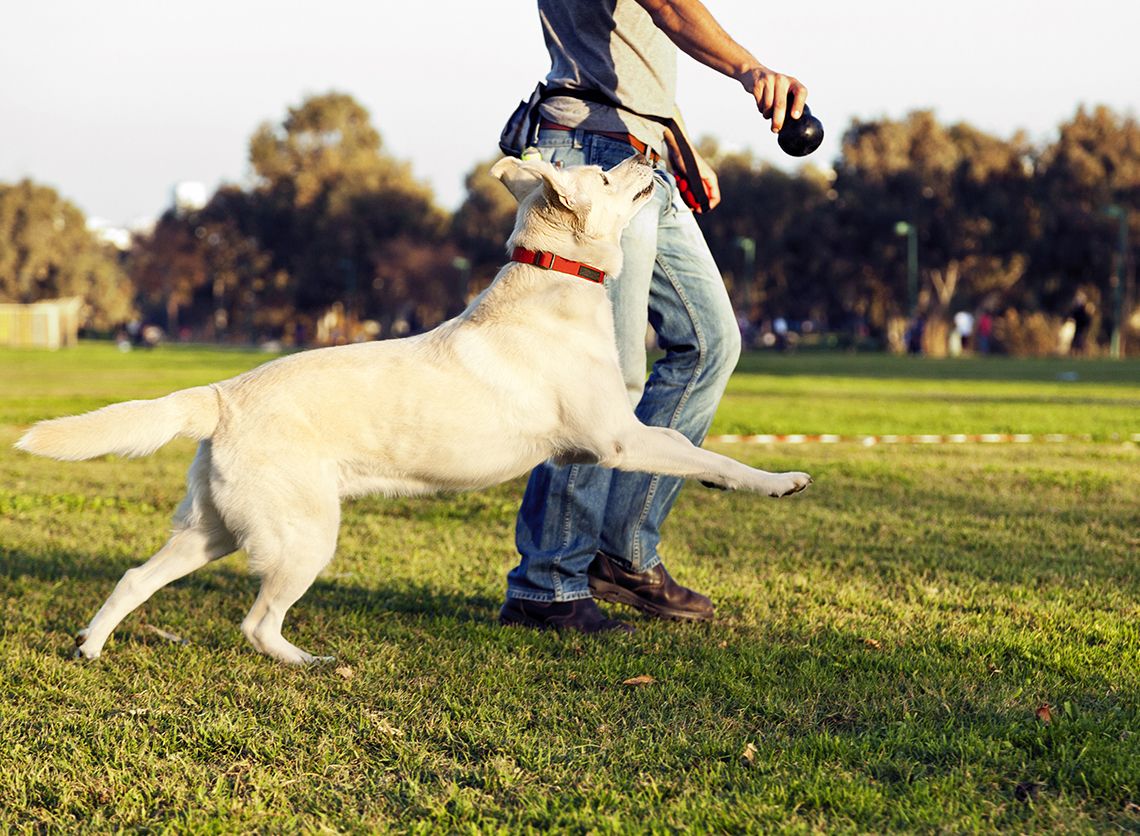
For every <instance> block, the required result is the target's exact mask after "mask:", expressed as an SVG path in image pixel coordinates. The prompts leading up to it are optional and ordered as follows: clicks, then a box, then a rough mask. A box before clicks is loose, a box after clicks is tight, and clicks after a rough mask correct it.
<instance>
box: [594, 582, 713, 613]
mask: <svg viewBox="0 0 1140 836" xmlns="http://www.w3.org/2000/svg"><path fill="white" fill-rule="evenodd" d="M590 591H591V592H592V593H594V597H595V598H600V599H602V600H603V601H606V602H608V603H610V604H625V605H626V606H627V607H633V608H634V609H635V610H640V611H641V612H643V613H646V614H647V615H652V616H656V617H657V618H664V619H668V620H669V621H712V619H713V615H714V613H711V612H710V613H699V612H693V611H692V610H675V609H672V608H670V607H660V606H657V605H656V604H650V603H648V602H647V601H645V600H644V599H642V598H638V597H637V596H636V595H634V594H633V593H632V592H630V591H629V590H628V589H625V588H624V587H621V586H618V585H617V584H613V583H610V582H609V581H603V580H599V579H598V578H594V577H591V578H590Z"/></svg>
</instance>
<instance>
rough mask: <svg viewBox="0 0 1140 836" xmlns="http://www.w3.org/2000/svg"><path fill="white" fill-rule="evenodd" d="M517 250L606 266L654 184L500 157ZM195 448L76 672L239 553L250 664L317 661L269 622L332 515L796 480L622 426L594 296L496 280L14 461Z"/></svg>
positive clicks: (602, 306)
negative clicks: (602, 481) (621, 479)
mask: <svg viewBox="0 0 1140 836" xmlns="http://www.w3.org/2000/svg"><path fill="white" fill-rule="evenodd" d="M492 173H494V174H495V175H496V176H497V177H499V178H500V179H501V180H502V181H503V182H504V183H505V184H506V185H507V186H508V188H510V189H511V191H512V192H513V193H514V194H515V195H516V197H518V198H519V200H520V206H519V212H518V220H517V223H516V225H515V229H514V232H513V233H512V235H511V238H510V240H509V241H508V245H507V246H508V250H509V249H510V248H512V247H514V246H516V245H517V246H523V247H527V248H529V249H533V250H542V251H548V252H554V253H557V254H558V255H561V256H563V257H565V258H569V259H572V260H576V261H583V262H586V263H587V264H590V265H592V266H594V267H597V268H599V269H602V270H605V271H606V272H607V273H610V274H617V273H618V272H619V271H620V269H621V248H620V246H619V240H620V236H621V232H622V230H623V229H624V227H625V226H626V224H627V223H628V222H629V220H630V218H632V217H633V215H634V214H635V213H636V212H637V210H638V209H640V208H641V207H642V206H643V205H644V204H645V203H646V202H647V201H648V200H649V196H650V194H651V193H652V190H653V186H654V180H653V173H652V170H651V169H650V167H649V166H648V165H647V164H646V163H645V161H644V159H643V158H640V157H633V158H630V159H629V160H627V161H626V162H624V163H622V164H621V165H619V166H617V167H616V168H614V169H612V170H610V171H609V172H605V173H603V172H602V170H601V169H600V168H598V167H596V166H578V167H573V168H568V169H562V170H560V169H556V168H554V167H553V166H551V165H550V164H548V163H545V162H519V161H518V160H514V159H511V158H507V159H503V160H501V161H500V162H498V163H497V164H496V165H495V166H494V168H493V169H492ZM176 436H182V437H188V438H193V439H198V440H199V441H200V442H201V443H200V444H199V447H198V454H197V456H196V457H195V459H194V462H193V464H191V466H190V472H189V475H188V480H187V481H188V491H187V495H186V498H185V499H184V500H183V501H182V503H181V505H180V506H179V508H178V511H177V512H176V514H175V530H174V534H173V536H172V537H171V538H170V540H169V541H168V542H167V543H166V545H164V546H163V547H162V549H161V550H159V551H158V552H157V553H156V554H155V555H154V556H153V557H151V558H150V560H148V561H147V562H146V563H145V564H143V565H142V566H139V567H137V568H134V569H131V570H129V571H128V572H127V573H126V574H125V575H124V576H123V578H122V580H121V581H120V582H119V584H118V585H117V586H116V587H115V590H114V592H113V593H112V594H111V597H110V598H109V599H108V600H107V601H106V603H104V604H103V606H102V608H101V609H100V610H99V612H98V613H96V615H95V617H94V619H92V621H91V623H90V625H89V626H88V627H87V629H86V630H84V631H82V632H81V633H80V635H79V640H80V642H81V644H80V647H79V650H78V655H80V656H82V657H85V658H88V659H93V658H95V657H97V656H99V654H100V652H101V651H102V649H103V645H104V643H105V642H106V641H107V638H108V637H109V636H110V635H111V632H112V630H114V628H115V627H116V626H117V625H118V623H119V622H120V621H121V620H122V619H123V618H124V617H125V616H126V615H127V614H128V613H130V612H131V611H132V610H134V609H135V608H136V607H137V606H139V605H140V604H141V603H143V602H144V601H145V600H147V599H148V598H149V597H150V596H151V595H153V594H154V593H155V592H156V591H157V590H159V589H160V588H162V587H163V586H165V585H166V584H168V583H170V582H171V581H173V580H175V579H177V578H180V577H182V576H184V575H186V574H188V573H190V572H192V571H194V570H195V569H197V568H199V567H201V566H205V565H206V564H207V563H209V562H210V561H212V560H215V559H217V558H219V557H222V556H224V555H227V554H229V553H230V552H233V551H234V550H236V549H237V548H239V547H240V548H244V549H245V550H246V551H247V552H248V554H249V557H250V563H251V566H252V569H253V571H255V572H256V573H258V574H259V575H260V576H261V579H262V582H261V589H260V592H259V594H258V596H257V600H256V601H255V603H254V605H253V608H252V609H251V610H250V611H249V614H248V615H247V616H246V617H245V620H244V621H243V622H242V631H243V632H244V633H245V635H246V637H247V638H248V639H249V641H250V642H251V643H252V644H253V646H254V647H256V648H257V649H258V650H260V651H262V652H264V653H267V654H269V655H270V656H273V657H274V658H276V659H280V660H281V661H283V662H290V663H308V662H312V661H314V660H315V657H313V656H311V655H310V654H308V653H306V652H305V651H304V650H301V649H300V648H298V647H295V646H294V645H293V644H291V643H290V642H288V641H287V640H286V639H285V638H284V637H283V636H282V635H281V624H282V621H283V620H284V618H285V613H286V611H287V610H288V609H289V607H291V606H292V605H293V604H294V603H295V602H296V601H297V600H298V599H299V598H300V597H301V595H302V594H304V592H305V590H307V589H308V588H309V586H310V584H312V582H313V580H314V579H315V578H316V576H317V574H318V573H319V572H320V571H321V569H322V568H323V567H324V566H325V565H326V564H327V563H328V562H329V560H330V559H331V558H332V556H333V551H334V549H335V547H336V538H337V531H338V528H339V524H340V499H341V497H345V496H358V495H361V494H366V493H375V492H379V493H384V494H388V495H399V494H403V495H408V494H419V493H424V492H429V491H439V490H461V489H471V488H482V487H487V486H489V485H494V484H496V483H499V482H502V481H505V480H507V479H511V478H513V477H515V476H518V475H520V474H523V473H525V472H526V471H528V470H529V469H531V468H532V467H534V466H535V465H537V464H539V463H540V462H542V461H544V460H546V459H548V458H551V457H554V458H557V459H559V460H561V461H577V462H597V463H600V464H602V465H604V466H606V467H612V468H617V469H619V470H634V471H644V472H651V473H662V474H669V475H674V476H683V477H686V478H691V479H699V480H701V481H702V482H704V483H706V484H709V485H712V486H716V487H720V488H743V489H746V490H751V491H756V492H758V493H762V494H767V495H769V496H783V495H786V494H790V493H794V492H796V491H799V490H802V489H803V488H805V487H806V486H807V485H808V483H809V482H810V481H811V479H810V478H809V477H808V476H807V474H805V473H767V472H764V471H761V470H755V469H753V468H750V467H747V466H745V465H743V464H740V463H739V462H736V461H734V460H732V459H729V458H726V457H725V456H721V455H717V454H716V453H711V452H708V451H705V450H702V449H700V448H698V447H695V446H693V444H691V443H690V442H689V441H688V440H687V439H686V438H685V437H684V436H682V435H681V434H680V433H678V432H675V431H673V430H670V429H663V428H657V427H647V426H645V425H643V424H641V423H640V422H639V421H638V420H637V419H636V418H635V417H634V413H633V410H632V408H631V406H630V402H629V400H628V397H627V394H626V388H625V384H624V383H623V380H622V376H621V372H620V370H619V367H618V356H617V349H616V347H615V343H614V333H613V319H612V316H611V312H610V305H609V303H608V301H607V297H606V292H605V289H604V288H603V287H602V286H601V285H598V284H594V283H591V282H587V281H585V280H583V279H580V278H576V277H572V276H567V275H565V274H562V273H557V272H552V271H547V270H543V269H541V268H538V267H535V266H531V265H525V264H519V263H515V262H511V263H508V264H507V265H506V266H505V267H503V268H502V269H501V270H500V271H499V274H498V276H497V277H496V278H495V281H494V283H493V284H492V285H491V286H490V287H489V288H488V289H487V290H486V291H485V292H484V293H483V294H481V295H480V296H479V297H478V298H477V299H476V300H475V301H474V302H472V304H471V306H470V307H468V309H467V310H466V311H464V312H463V313H462V314H461V315H460V316H458V317H456V318H455V319H453V320H450V321H448V322H445V323H443V324H442V325H440V326H439V327H438V328H436V329H435V330H433V331H430V332H428V333H426V334H421V335H419V336H415V337H409V338H407V339H400V340H388V341H384V342H373V343H366V344H360V345H351V346H342V347H337V348H326V349H319V350H314V351H307V352H302V353H299V354H294V355H291V356H288V357H283V358H280V359H278V360H274V361H272V362H270V363H267V364H265V365H263V366H260V367H258V368H256V369H254V370H252V371H250V372H247V373H246V374H243V375H239V376H238V377H235V378H231V379H229V380H225V381H222V382H221V383H216V384H213V385H211V386H200V387H196V388H193V389H185V390H183V391H180V392H175V393H174V394H172V395H168V396H166V397H164V398H158V399H156V400H147V401H130V402H127V403H120V404H114V405H112V406H108V407H104V408H103V409H99V410H96V411H94V412H90V413H87V414H85V415H79V416H74V417H68V418H59V419H55V420H51V421H44V422H41V423H39V424H36V425H35V426H34V427H33V428H32V429H31V430H29V431H28V433H27V434H25V435H24V436H23V437H22V438H21V439H20V440H19V441H18V442H17V445H16V446H17V447H19V448H21V449H23V450H27V451H29V452H32V453H36V454H39V455H44V456H51V457H54V458H57V459H65V460H79V459H88V458H92V457H95V456H101V455H104V454H107V453H117V454H120V455H124V456H142V455H147V454H148V453H151V452H153V451H154V450H156V449H158V448H159V447H161V446H162V445H163V444H166V443H167V442H168V441H170V440H171V439H173V438H174V437H176Z"/></svg>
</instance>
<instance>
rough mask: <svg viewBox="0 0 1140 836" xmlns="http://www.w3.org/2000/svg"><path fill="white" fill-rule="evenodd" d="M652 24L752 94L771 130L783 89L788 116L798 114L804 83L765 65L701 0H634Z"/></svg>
mask: <svg viewBox="0 0 1140 836" xmlns="http://www.w3.org/2000/svg"><path fill="white" fill-rule="evenodd" d="M637 2H638V3H639V4H640V5H641V7H642V8H644V9H645V10H646V11H647V12H648V13H649V16H650V17H651V18H652V19H653V22H654V23H655V24H656V25H657V28H658V29H660V30H661V31H662V32H664V33H665V34H666V35H667V36H668V37H669V40H671V41H672V42H673V43H675V44H676V45H677V48H678V49H680V50H681V51H682V52H684V53H685V54H686V55H688V56H690V57H692V58H695V59H696V60H697V61H700V62H701V63H702V64H704V65H705V66H707V67H711V68H712V69H714V70H716V71H717V72H719V73H723V74H724V75H726V76H729V77H730V78H735V79H736V80H737V81H739V82H740V83H741V84H742V85H743V86H744V89H745V90H747V91H748V92H749V93H751V94H752V96H753V98H755V99H756V107H757V108H758V109H759V110H760V112H761V113H762V114H763V115H764V118H765V119H771V120H772V130H773V132H777V131H779V130H780V128H782V127H783V126H784V115H785V112H786V110H787V102H788V93H789V92H791V94H792V96H793V99H792V107H791V116H792V118H793V119H798V118H799V117H800V115H801V114H802V113H803V107H804V102H806V101H807V95H808V91H807V88H806V87H805V86H804V85H803V84H801V83H800V82H799V80H798V79H796V78H793V77H792V76H790V75H784V74H783V73H778V72H775V71H774V70H770V69H768V68H767V67H765V66H764V65H763V64H761V63H760V62H759V61H758V60H757V59H756V57H755V56H754V55H752V53H750V52H749V51H748V50H747V49H745V48H744V47H742V46H741V45H740V44H738V43H737V42H736V41H735V40H733V39H732V37H731V36H730V35H729V34H728V33H727V32H726V31H724V28H723V27H721V25H720V24H719V23H717V22H716V19H715V18H713V16H712V14H711V13H710V12H709V10H708V9H706V8H705V6H704V4H703V3H701V2H700V0H637Z"/></svg>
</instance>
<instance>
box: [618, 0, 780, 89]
mask: <svg viewBox="0 0 1140 836" xmlns="http://www.w3.org/2000/svg"><path fill="white" fill-rule="evenodd" d="M637 2H638V3H639V4H641V6H642V7H643V8H644V9H645V10H646V11H647V12H649V16H650V17H651V18H652V19H653V22H654V23H655V24H656V25H657V28H658V29H660V30H661V31H662V32H664V33H665V34H666V35H668V36H669V39H670V40H671V41H673V43H675V44H676V45H677V48H678V49H680V50H681V51H682V52H684V53H685V54H686V55H688V56H690V57H691V58H694V59H696V60H697V61H700V62H701V63H702V64H704V65H705V66H707V67H711V68H712V69H714V70H716V71H717V72H719V73H723V74H724V75H726V76H729V77H730V78H735V79H737V80H739V79H740V77H741V75H743V74H744V73H745V72H747V71H748V70H749V69H750V68H752V67H758V66H762V65H761V64H760V62H759V61H758V60H757V59H756V57H755V56H754V55H753V54H752V53H750V52H749V51H748V50H747V49H745V48H744V47H742V46H741V45H740V44H738V43H737V42H736V41H735V40H733V39H732V37H731V36H730V35H729V34H728V33H727V32H726V31H725V30H724V28H723V27H722V26H721V25H720V24H719V23H717V21H716V19H715V18H714V17H713V16H712V13H711V12H709V10H708V9H707V8H705V6H704V4H703V3H701V2H700V0H637Z"/></svg>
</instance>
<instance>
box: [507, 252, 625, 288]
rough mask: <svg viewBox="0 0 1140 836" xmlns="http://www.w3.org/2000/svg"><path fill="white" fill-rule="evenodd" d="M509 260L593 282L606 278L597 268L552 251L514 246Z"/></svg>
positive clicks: (599, 281) (600, 281) (602, 280)
mask: <svg viewBox="0 0 1140 836" xmlns="http://www.w3.org/2000/svg"><path fill="white" fill-rule="evenodd" d="M511 261H517V262H519V263H520V264H533V265H534V266H535V267H541V268H542V269H543V270H557V271H558V272H559V273H566V274H567V275H569V276H577V277H578V278H580V279H585V280H586V281H588V282H593V283H594V284H602V282H604V281H605V280H606V274H605V273H604V272H602V271H601V270H599V269H598V268H596V267H591V266H590V265H589V264H583V263H582V262H581V261H571V260H570V259H568V258H563V257H562V256H560V255H555V254H554V253H544V252H536V251H535V250H528V249H525V248H523V247H515V251H514V252H513V253H511Z"/></svg>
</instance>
